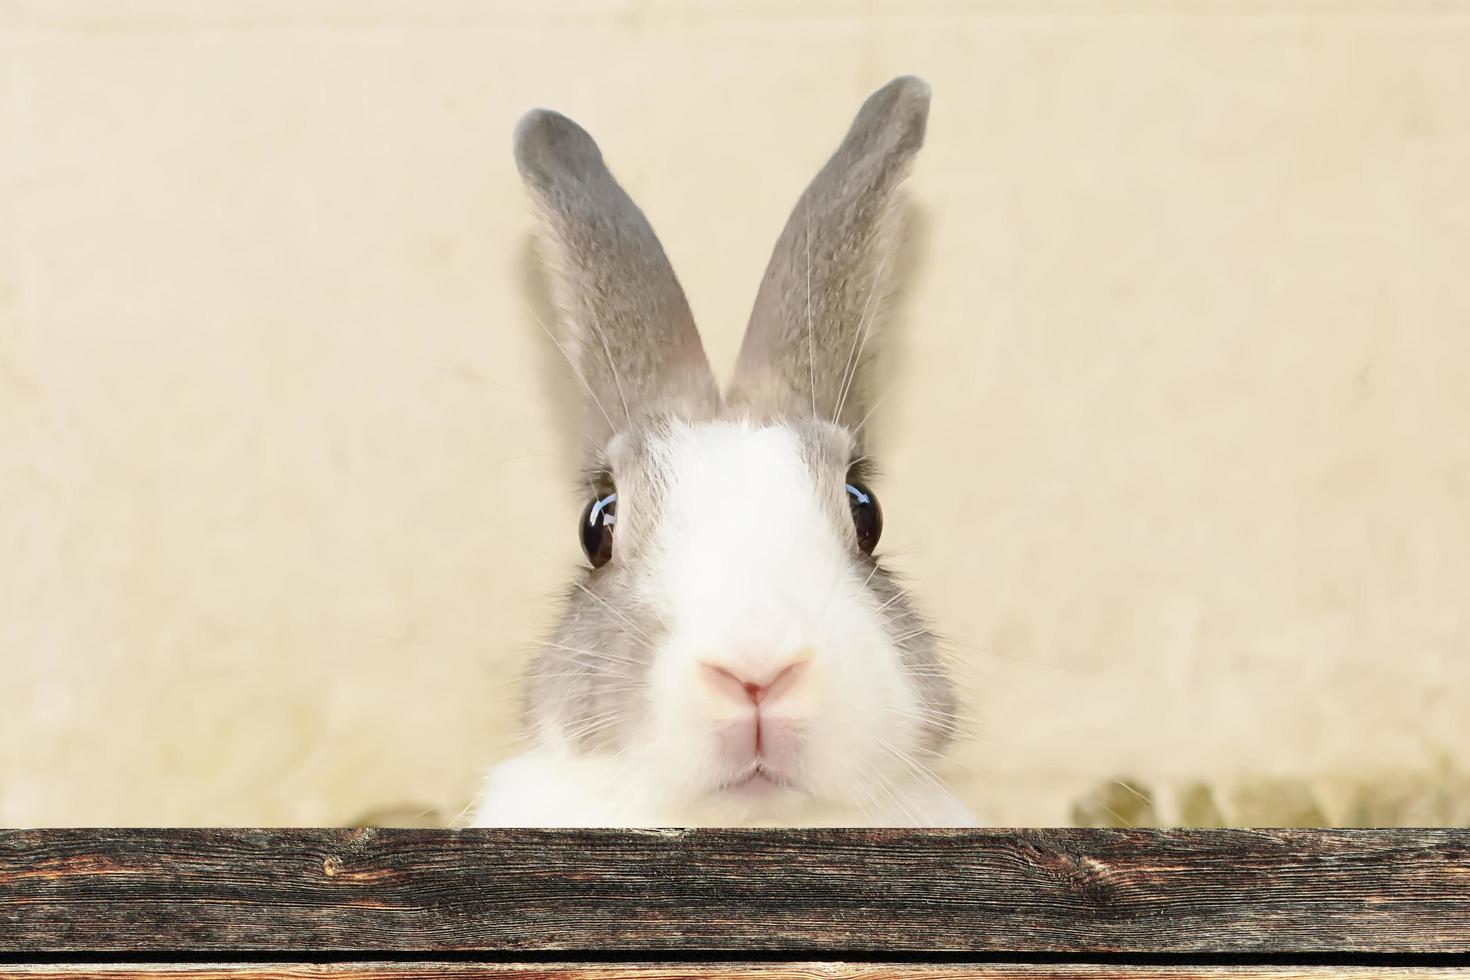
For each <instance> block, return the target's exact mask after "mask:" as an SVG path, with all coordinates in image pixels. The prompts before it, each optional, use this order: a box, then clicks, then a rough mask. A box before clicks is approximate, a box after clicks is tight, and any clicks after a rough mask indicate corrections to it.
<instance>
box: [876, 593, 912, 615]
mask: <svg viewBox="0 0 1470 980" xmlns="http://www.w3.org/2000/svg"><path fill="white" fill-rule="evenodd" d="M908 594H909V590H908V589H899V590H898V591H897V592H895V593H894V594H893V595H892V596H891V597H890V598H889V600H888V601H887V602H885V603H883V605H881V606H879V607H878V608H877V609H874V610H873V612H875V613H880V612H882V611H883V610H885V609H887V608H888V607H889V606H891V605H893V604H894V603H895V602H897V601H898V600H900V599H902V598H903V597H904V596H906V595H908Z"/></svg>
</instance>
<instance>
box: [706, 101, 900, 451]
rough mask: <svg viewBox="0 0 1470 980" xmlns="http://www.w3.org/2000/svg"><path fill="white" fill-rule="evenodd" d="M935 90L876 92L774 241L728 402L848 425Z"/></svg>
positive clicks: (858, 407) (856, 419)
mask: <svg viewBox="0 0 1470 980" xmlns="http://www.w3.org/2000/svg"><path fill="white" fill-rule="evenodd" d="M928 116H929V86H928V85H926V84H925V83H924V82H923V80H921V79H918V78H914V77H912V76H904V77H901V78H895V79H894V80H893V81H891V82H889V83H888V84H887V85H885V86H883V87H882V88H881V89H879V90H878V91H877V92H874V93H873V94H872V95H871V96H869V97H868V100H867V101H866V102H864V103H863V107H862V108H861V109H859V110H858V114H857V118H856V119H854V120H853V123H852V128H850V129H849V130H848V131H847V136H846V137H845V138H844V139H843V141H842V145H841V146H839V147H838V148H837V152H836V153H835V154H833V156H832V159H831V160H829V161H827V165H826V166H825V167H823V168H822V170H821V172H820V173H818V174H817V176H816V178H815V179H813V180H812V182H811V185H810V186H808V187H807V189H806V192H805V193H803V194H802V195H801V198H800V200H798V201H797V202H796V209H795V210H794V211H793V212H792V213H791V217H790V219H788V221H787V222H786V228H785V230H784V231H782V232H781V237H780V238H779V239H778V240H777V241H776V249H775V253H774V254H773V255H772V256H771V262H770V265H768V266H767V267H766V274H765V278H764V279H762V280H761V286H760V292H759V293H758V294H757V295H756V300H755V309H754V310H753V311H752V312H751V315H750V325H749V327H747V328H746V331H745V341H744V343H742V344H741V347H740V358H739V360H738V361H737V362H736V366H735V376H734V379H733V381H732V383H731V390H730V396H729V397H730V401H731V402H732V403H737V404H746V405H752V406H757V407H760V408H762V409H764V410H766V411H771V412H778V413H784V414H788V415H789V414H799V415H815V416H818V417H820V418H825V419H831V420H833V421H836V422H839V423H841V424H843V425H846V426H848V427H849V428H852V427H855V426H857V425H858V424H859V423H860V422H861V420H862V418H863V417H864V414H865V409H864V408H863V406H862V401H863V399H862V397H861V381H862V369H863V365H864V363H865V362H866V360H867V359H868V357H869V355H870V354H871V353H872V351H873V345H872V343H871V340H872V336H871V335H872V333H873V332H874V326H873V325H874V322H875V321H876V320H877V319H878V317H879V314H880V308H881V307H882V305H883V301H884V298H885V297H884V286H885V280H886V279H887V276H888V272H889V271H890V269H891V263H890V261H889V260H890V257H891V254H892V251H893V249H894V247H895V241H894V239H895V238H896V232H897V230H898V224H899V222H898V209H897V208H896V207H895V204H896V198H897V194H896V191H897V189H898V187H899V185H900V184H901V183H902V181H903V177H904V175H905V173H906V172H907V171H908V166H909V162H910V161H911V160H912V159H913V157H914V154H915V153H916V152H918V149H919V147H920V146H922V145H923V143H924V124H925V121H926V120H927V119H928Z"/></svg>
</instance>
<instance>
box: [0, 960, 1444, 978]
mask: <svg viewBox="0 0 1470 980" xmlns="http://www.w3.org/2000/svg"><path fill="white" fill-rule="evenodd" d="M1467 977H1470V968H1466V969H1463V970H1456V969H1453V968H1443V967H1441V968H1416V967H1387V968H1385V967H1334V966H1325V967H1158V966H1138V967H1128V966H1040V965H1036V966H1027V965H985V964H976V965H958V966H951V965H926V964H894V963H886V964H885V963H761V964H705V965H698V966H689V965H664V964H654V965H640V964H628V965H622V964H618V965H608V964H535V965H515V964H503V965H497V964H469V965H466V964H461V963H432V962H431V963H418V964H410V965H405V964H399V963H356V964H340V965H331V966H327V965H316V964H291V963H276V964H260V965H211V966H176V965H170V964H139V965H127V966H116V965H76V966H40V967H15V968H5V967H0V978H13V980H62V978H66V980H703V978H708V980H900V978H905V980H1466V978H1467Z"/></svg>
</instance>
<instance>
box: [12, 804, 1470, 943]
mask: <svg viewBox="0 0 1470 980" xmlns="http://www.w3.org/2000/svg"><path fill="white" fill-rule="evenodd" d="M449 951H460V952H473V953H476V954H481V955H486V954H489V955H493V956H498V957H500V958H502V959H505V960H510V959H514V958H516V957H515V955H514V954H518V953H523V952H527V951H535V952H536V953H538V954H540V955H542V956H543V957H544V956H546V955H555V956H561V957H565V958H569V959H576V958H577V955H576V954H578V953H579V952H580V953H583V954H584V955H586V956H588V957H590V958H593V959H600V958H604V957H605V955H606V954H607V953H609V952H615V951H637V952H639V953H640V954H648V957H647V958H648V959H650V960H654V961H657V960H660V959H662V960H668V959H670V958H674V959H678V958H688V957H689V956H690V955H692V954H696V953H698V952H701V951H703V952H706V953H720V954H724V955H726V956H729V955H739V954H742V953H750V952H761V951H768V952H774V953H778V954H780V955H781V956H782V957H783V958H787V957H789V958H790V959H792V960H807V959H819V960H831V959H871V958H873V956H872V954H877V953H885V952H899V953H909V954H925V955H933V954H944V957H942V958H947V957H949V956H955V955H961V956H974V957H975V958H976V959H982V958H984V957H985V956H986V955H992V954H998V953H999V954H1010V953H1020V954H1030V953H1048V954H1067V955H1076V956H1078V958H1079V959H1085V957H1084V956H1081V955H1080V954H1082V953H1087V952H1091V953H1108V954H1140V953H1141V954H1176V955H1180V954H1185V955H1190V956H1194V957H1209V956H1212V955H1221V954H1224V955H1235V954H1272V955H1282V954H1291V955H1296V954H1324V953H1329V954H1341V953H1372V954H1387V953H1394V954H1425V953H1433V954H1440V955H1443V954H1463V953H1466V952H1470V832H1467V831H1459V830H1384V831H1373V830H1367V831H1245V830H1225V831H1221V830H1211V831H1150V830H1129V831H1113V830H1022V831H991V830H975V831H894V830H814V831H749V830H702V831H665V832H658V831H647V832H638V831H527V830H515V831H497V830H481V831H425V830H400V831H386V830H384V831H373V830H278V831H270V830H161V831H152V830H107V831H85V830H51V831H0V954H6V955H8V956H9V958H10V959H12V960H19V959H38V958H44V956H46V955H48V954H71V955H75V954H91V953H99V954H107V953H117V952H129V953H134V954H139V953H141V954H162V955H160V956H159V958H161V959H167V958H168V956H167V955H166V954H169V953H177V952H195V953H198V952H202V953H214V952H218V953H221V954H225V955H223V956H222V957H221V958H224V959H228V958H230V955H229V954H237V955H239V954H249V955H255V956H260V955H270V956H277V955H285V956H286V957H287V958H290V954H292V953H297V954H305V953H311V954H330V953H338V954H340V953H351V954H355V955H359V956H360V955H363V954H367V955H372V954H376V953H393V954H423V955H426V956H431V955H432V954H435V953H442V952H449ZM660 954H664V955H660ZM669 954H678V955H674V956H672V957H671V956H670V955H669ZM844 954H846V955H844ZM859 954H867V955H859ZM99 958H101V959H105V958H107V957H106V956H100V957H99ZM308 958H310V959H320V958H321V956H319V955H313V956H311V957H308Z"/></svg>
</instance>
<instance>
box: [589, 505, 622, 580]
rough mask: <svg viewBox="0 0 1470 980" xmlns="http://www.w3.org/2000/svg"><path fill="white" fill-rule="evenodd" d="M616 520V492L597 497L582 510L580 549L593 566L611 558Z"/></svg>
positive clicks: (602, 563)
mask: <svg viewBox="0 0 1470 980" xmlns="http://www.w3.org/2000/svg"><path fill="white" fill-rule="evenodd" d="M617 520H618V495H617V493H616V492H613V493H609V494H607V495H605V496H602V497H598V498H597V499H596V500H594V501H592V502H591V503H590V504H588V505H587V508H586V509H585V510H584V511H582V526H581V528H580V531H581V535H582V550H583V551H584V552H586V554H587V560H588V561H590V562H591V563H592V567H593V568H601V567H602V566H603V565H606V564H607V563H608V560H609V559H610V558H612V539H613V525H614V524H615V523H617Z"/></svg>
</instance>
